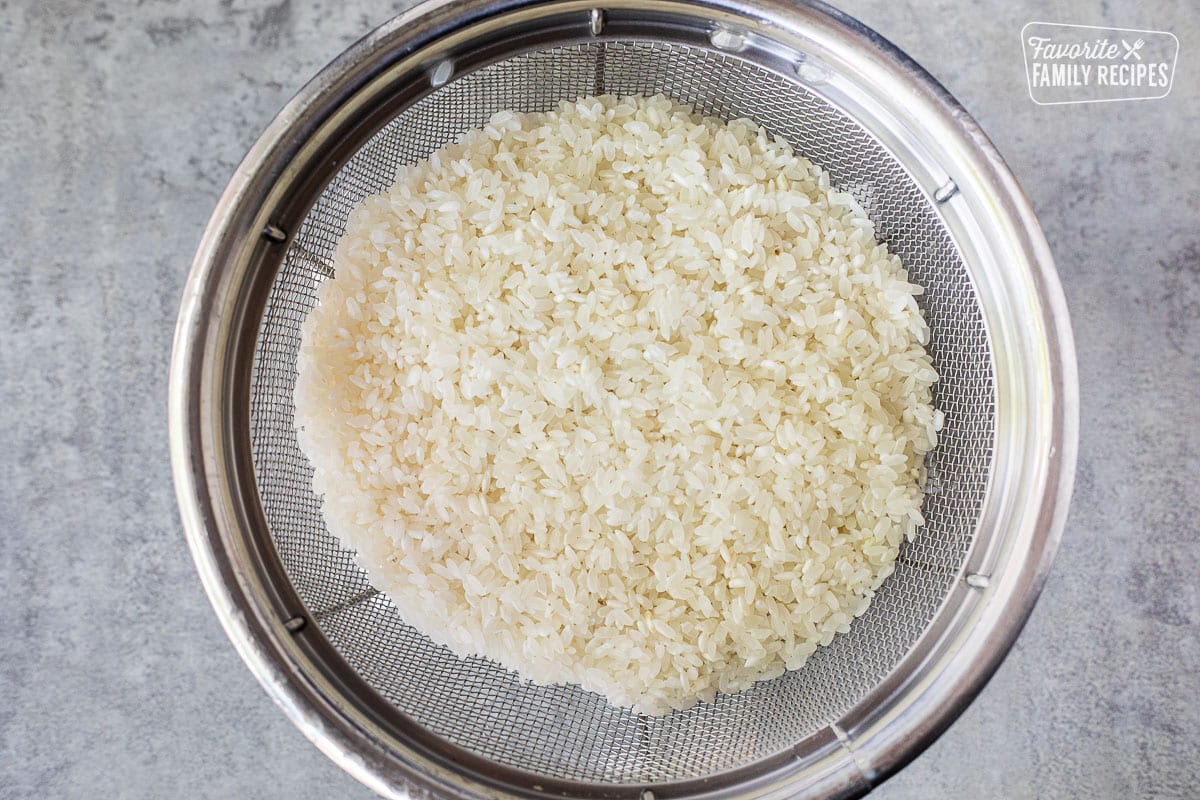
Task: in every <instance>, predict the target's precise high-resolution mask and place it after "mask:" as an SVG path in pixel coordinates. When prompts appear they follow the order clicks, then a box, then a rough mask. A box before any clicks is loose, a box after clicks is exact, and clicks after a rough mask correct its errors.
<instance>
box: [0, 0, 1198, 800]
mask: <svg viewBox="0 0 1200 800" xmlns="http://www.w3.org/2000/svg"><path fill="white" fill-rule="evenodd" d="M842 7H843V9H844V10H846V11H847V12H849V13H850V14H852V15H854V16H857V17H859V18H860V19H862V20H863V21H865V22H866V23H867V24H869V25H871V26H872V27H874V28H876V29H877V30H879V31H880V32H882V33H883V34H884V35H885V36H887V37H888V38H890V39H892V40H893V41H895V42H896V43H897V44H899V45H900V46H901V47H902V48H904V49H905V50H906V51H907V52H908V53H909V54H910V55H912V56H913V57H914V58H915V59H916V60H917V61H918V62H920V63H921V64H923V65H924V66H925V67H926V68H928V69H929V70H930V71H931V72H932V73H933V74H934V75H935V76H936V77H938V78H939V79H940V80H941V81H942V82H943V83H945V85H946V86H947V87H948V88H949V89H950V90H951V91H952V92H953V93H954V94H955V95H956V96H957V97H958V98H959V99H960V100H961V101H962V102H963V104H964V105H965V106H966V107H967V109H968V110H969V111H970V112H971V113H972V114H973V115H974V116H975V117H976V118H977V119H978V120H979V122H980V123H981V124H982V125H983V127H984V129H985V130H986V131H987V132H988V133H989V135H990V136H991V137H992V139H993V140H994V142H995V143H996V145H997V147H998V148H999V149H1000V151H1001V152H1002V153H1003V154H1004V156H1005V157H1006V159H1007V160H1008V162H1009V164H1010V165H1011V167H1012V169H1013V171H1014V172H1015V173H1016V175H1017V177H1018V179H1019V180H1020V181H1021V183H1022V185H1023V186H1024V188H1025V190H1026V192H1027V193H1028V194H1029V196H1030V198H1031V200H1032V202H1033V205H1034V207H1035V208H1036V210H1037V213H1038V215H1039V217H1040V219H1041V222H1042V225H1043V227H1044V229H1045V232H1046V236H1047V238H1048V239H1049V241H1050V244H1051V247H1052V248H1053V251H1054V254H1055V257H1056V259H1057V262H1058V268H1059V272H1060V274H1061V276H1062V282H1063V285H1064V288H1065V291H1066V296H1067V300H1068V303H1069V305H1070V309H1071V314H1072V317H1073V321H1074V328H1075V336H1076V342H1077V350H1078V359H1079V377H1080V385H1081V395H1082V412H1081V422H1082V435H1081V442H1080V453H1079V470H1078V477H1077V481H1076V489H1075V499H1074V502H1073V504H1072V509H1071V519H1070V522H1069V525H1068V529H1067V532H1066V536H1065V538H1064V541H1063V544H1062V548H1061V550H1060V552H1059V556H1058V560H1057V562H1056V564H1055V568H1054V572H1053V574H1052V575H1051V578H1050V580H1049V583H1048V584H1047V586H1046V590H1045V593H1044V595H1043V596H1042V600H1041V602H1040V604H1039V605H1038V607H1037V609H1036V611H1035V612H1034V614H1033V617H1032V619H1031V620H1030V622H1029V625H1028V627H1027V628H1026V630H1025V632H1024V634H1023V635H1022V637H1021V639H1020V640H1019V642H1018V643H1017V645H1016V647H1015V649H1014V650H1013V651H1012V653H1011V655H1010V656H1009V658H1008V660H1007V661H1006V662H1005V664H1004V666H1003V667H1002V668H1001V669H1000V671H999V673H998V674H997V675H996V677H995V679H994V680H993V681H992V682H991V684H990V685H989V686H988V687H987V689H986V690H985V691H984V692H983V694H982V695H981V696H980V697H979V699H978V700H977V701H976V702H975V703H974V704H973V705H972V706H971V707H970V709H969V710H968V711H967V712H966V713H965V714H964V715H963V716H962V717H961V719H960V720H959V721H958V722H957V723H956V724H955V725H954V726H953V727H952V728H951V729H950V731H949V732H948V733H947V734H946V735H945V736H944V737H942V739H941V740H940V741H938V742H937V744H935V745H934V746H933V747H932V748H931V749H930V750H929V751H928V752H926V753H925V754H924V755H922V756H921V757H920V758H919V759H917V760H916V761H915V762H914V763H913V764H912V765H911V766H910V767H908V768H907V769H905V770H904V771H903V772H901V773H900V774H899V775H898V776H897V777H895V778H893V779H892V780H890V781H889V782H887V783H886V784H884V785H883V786H882V787H881V788H879V789H878V790H877V791H876V793H875V795H873V796H874V797H879V798H883V799H886V800H901V799H902V798H913V799H914V800H915V799H917V798H920V799H921V800H925V799H926V798H933V797H970V798H977V799H980V800H982V799H983V798H1035V797H1036V798H1046V799H1049V798H1122V800H1124V799H1125V798H1142V797H1162V798H1166V797H1170V798H1194V797H1197V796H1198V793H1200V788H1197V787H1198V786H1200V589H1198V588H1197V586H1198V585H1200V569H1198V567H1197V564H1198V563H1200V489H1198V488H1197V484H1198V482H1200V226H1198V225H1197V219H1198V217H1200V159H1197V157H1196V154H1197V150H1198V149H1200V134H1198V133H1197V131H1200V93H1198V90H1197V85H1198V78H1200V67H1198V64H1200V7H1198V6H1197V5H1196V4H1195V3H1193V2H1191V0H1177V1H1176V2H1170V1H1169V0H1158V1H1151V2H1134V0H1105V1H1102V2H1092V1H1091V0H1058V2H1054V3H1051V4H1049V6H1047V4H1045V3H1039V2H1034V1H1033V0H1016V1H1015V2H1009V3H1003V4H1000V3H995V4H993V3H990V2H982V0H980V1H978V2H974V3H959V2H950V0H940V1H939V2H933V3H908V2H900V3H896V2H891V0H845V2H843V3H842ZM400 8H402V6H401V5H398V4H395V5H394V4H391V3H388V2H380V3H373V4H367V3H354V2H352V3H348V4H345V5H343V4H341V3H333V2H329V0H315V1H314V2H309V3H303V2H300V0H281V1H280V2H278V3H276V4H272V3H271V2H269V1H263V0H222V1H221V2H219V3H217V2H200V0H157V1H156V0H149V1H148V2H145V3H142V2H138V3H136V4H135V3H133V2H128V3H114V2H107V3H106V2H97V3H89V2H80V1H79V0H49V1H48V2H34V0H0V187H3V189H2V191H0V587H3V590H4V593H5V596H6V598H7V600H6V601H5V602H4V603H3V604H2V605H0V798H25V797H31V798H32V797H37V798H43V797H46V798H49V797H102V798H117V797H122V798H208V797H211V798H230V797H246V798H289V799H295V800H299V799H300V798H329V797H361V798H366V797H368V796H369V793H368V792H367V790H366V789H364V788H363V787H361V786H359V785H358V784H357V783H355V782H354V781H353V780H352V779H351V778H349V777H348V776H346V775H345V774H343V773H342V772H341V771H340V770H339V769H338V768H337V767H336V766H334V765H333V764H332V763H331V762H329V761H328V760H327V759H326V758H325V757H324V756H322V755H320V753H319V752H318V751H317V750H316V749H315V748H314V747H312V746H311V745H310V744H308V742H306V741H305V740H304V738H303V737H302V736H301V734H300V733H299V732H298V731H296V730H295V729H294V728H293V727H292V725H291V723H290V722H288V721H287V720H286V719H285V717H284V716H283V714H282V713H281V712H279V711H278V710H277V709H276V708H274V707H273V706H272V704H271V702H270V701H269V700H268V699H267V696H266V695H265V694H264V692H263V691H262V690H261V689H260V688H259V687H258V686H257V685H256V684H255V682H254V679H253V678H252V677H251V675H250V673H249V672H248V671H246V670H245V668H243V666H242V664H241V663H240V661H239V660H238V657H237V656H236V655H235V653H234V650H233V648H232V647H231V646H230V645H229V644H228V642H227V641H226V640H225V637H224V635H223V634H222V633H221V631H220V628H219V627H218V625H217V622H216V619H215V618H214V616H213V614H212V613H211V611H210V610H209V607H208V603H207V601H206V600H205V597H204V594H203V592H202V590H201V588H200V583H199V580H198V579H197V578H196V576H195V574H194V571H193V568H192V564H191V561H190V559H189V557H188V553H187V549H186V547H185V544H184V538H183V533H182V530H181V526H180V523H179V520H178V516H177V514H176V509H175V501H174V495H173V491H172V488H171V479H170V474H169V467H168V458H167V443H166V413H165V408H166V372H167V362H168V353H169V348H170V341H171V334H172V327H173V324H174V318H175V313H176V308H177V305H178V301H179V297H180V290H181V287H182V285H183V280H184V276H185V273H186V271H187V268H188V264H189V262H190V260H191V256H192V253H193V250H194V248H195V246H196V243H197V241H198V238H199V236H200V232H201V230H202V228H203V226H204V224H205V222H206V220H207V218H208V216H209V213H210V212H211V210H212V207H213V204H214V202H215V200H216V198H217V195H218V193H219V192H220V190H221V189H222V187H223V186H224V183H225V181H226V180H227V179H228V177H229V175H230V173H231V172H232V170H233V168H234V165H235V164H236V163H237V161H238V160H239V159H240V158H241V156H242V154H243V153H244V152H245V151H246V149H247V148H248V147H249V145H250V144H251V142H253V140H254V138H255V137H256V136H257V134H258V133H259V131H260V130H261V129H262V128H263V127H264V126H265V124H266V123H267V121H268V120H269V119H270V118H271V117H272V116H273V115H274V113H275V112H276V111H277V110H278V109H279V108H280V106H281V105H282V104H283V103H284V102H285V101H286V100H287V99H288V97H290V96H291V94H292V93H293V92H294V91H295V90H296V89H298V88H299V87H300V86H301V85H302V84H303V83H304V81H306V80H307V79H308V78H309V77H310V76H311V75H312V74H313V73H315V72H316V71H317V70H318V69H319V68H320V67H321V66H323V65H324V64H325V63H326V62H328V61H329V60H330V59H331V58H333V57H334V56H335V55H337V53H338V52H340V51H341V50H342V49H343V48H344V47H345V46H346V45H348V44H349V43H350V42H351V41H353V40H354V39H356V38H358V37H359V36H360V35H362V34H363V33H365V32H366V31H368V30H369V29H370V28H371V27H373V26H374V25H376V24H378V23H379V22H382V21H383V20H385V19H386V18H388V17H389V16H391V15H392V14H393V13H394V12H395V11H397V10H400ZM1031 20H1046V21H1052V22H1072V23H1082V24H1092V25H1107V26H1117V27H1128V28H1151V29H1165V30H1170V31H1173V32H1174V33H1175V34H1176V35H1177V37H1178V38H1179V41H1180V57H1179V65H1178V72H1177V75H1176V79H1175V88H1174V90H1173V91H1172V92H1171V94H1170V95H1169V96H1168V97H1167V98H1165V99H1162V100H1156V101H1147V102H1137V103H1116V104H1107V105H1070V106H1053V107H1043V106H1037V105H1035V104H1033V103H1032V102H1031V101H1030V98H1029V96H1028V94H1027V90H1026V85H1025V76H1024V67H1023V63H1022V55H1021V47H1020V39H1019V32H1020V30H1021V26H1022V25H1024V24H1025V23H1026V22H1029V21H1031Z"/></svg>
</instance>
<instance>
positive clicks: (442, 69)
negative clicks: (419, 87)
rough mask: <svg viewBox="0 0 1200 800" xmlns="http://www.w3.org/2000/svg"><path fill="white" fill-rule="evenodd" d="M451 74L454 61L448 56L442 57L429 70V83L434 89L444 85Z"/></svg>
mask: <svg viewBox="0 0 1200 800" xmlns="http://www.w3.org/2000/svg"><path fill="white" fill-rule="evenodd" d="M453 74H454V62H453V61H451V60H450V59H448V58H446V59H442V60H441V61H439V62H437V63H436V64H434V65H433V69H431V70H429V85H430V86H432V87H433V88H435V89H437V88H439V87H442V86H445V85H446V83H447V82H448V81H449V80H450V76H451V75H453Z"/></svg>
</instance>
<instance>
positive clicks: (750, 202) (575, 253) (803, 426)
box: [295, 96, 941, 714]
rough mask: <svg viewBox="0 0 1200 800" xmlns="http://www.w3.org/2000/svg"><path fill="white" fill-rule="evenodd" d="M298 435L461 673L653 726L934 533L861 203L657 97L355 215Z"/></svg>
mask: <svg viewBox="0 0 1200 800" xmlns="http://www.w3.org/2000/svg"><path fill="white" fill-rule="evenodd" d="M334 265H335V270H336V276H335V277H334V278H332V279H330V280H328V281H325V282H324V283H323V284H322V285H321V287H320V289H319V291H318V305H317V306H316V307H315V308H314V309H313V310H312V312H311V313H310V314H309V315H308V318H307V319H306V321H305V324H304V331H303V342H302V346H301V351H300V357H299V364H298V367H299V377H298V380H297V384H296V394H295V400H296V422H297V426H298V433H299V441H300V445H301V447H302V449H303V451H304V452H305V453H306V454H307V456H308V458H309V459H310V461H311V462H312V464H313V467H314V468H315V471H316V472H315V477H314V479H313V484H314V488H315V490H316V492H317V493H318V494H320V495H321V496H322V497H323V504H324V505H323V511H324V516H325V519H326V521H327V523H328V526H329V529H330V530H331V531H332V532H333V533H334V534H336V535H337V536H338V537H340V539H341V540H342V542H344V543H345V545H346V546H348V547H350V548H353V549H354V550H355V551H357V553H358V557H359V559H360V563H361V564H362V565H363V567H364V568H365V569H366V570H367V572H368V573H369V576H370V578H371V580H372V582H373V583H374V585H375V586H376V587H377V588H379V589H380V590H382V591H383V592H385V593H387V594H388V595H389V596H390V597H391V598H392V600H393V601H394V602H395V604H396V606H397V607H398V609H399V610H400V613H401V614H402V615H403V616H404V618H405V619H406V620H407V621H408V622H409V623H411V624H412V625H414V626H416V627H417V628H419V629H420V630H422V631H424V632H425V633H426V634H427V635H429V636H430V637H431V638H433V639H434V640H435V641H437V642H439V643H442V644H445V645H447V646H449V647H450V648H452V649H453V650H454V651H455V652H456V653H459V654H460V655H464V656H465V655H468V654H479V655H483V656H486V657H488V658H491V659H493V660H495V661H498V662H500V663H501V664H503V665H505V666H507V667H509V668H511V669H514V670H516V671H517V672H518V673H519V674H520V675H521V676H523V677H524V678H526V679H529V680H532V681H536V682H538V683H565V682H569V683H575V684H579V685H581V686H583V687H584V688H585V689H589V690H592V691H595V692H600V693H602V694H604V695H605V696H606V697H607V698H608V699H609V700H610V701H611V702H612V703H615V704H617V705H621V706H632V707H634V708H635V709H636V710H638V711H640V712H642V713H646V714H661V713H666V712H667V711H669V710H671V709H677V708H684V707H687V706H689V705H692V704H694V703H695V702H696V701H697V700H702V699H710V698H712V697H713V695H714V693H715V692H717V691H722V692H733V691H737V690H740V689H743V688H745V687H747V686H749V685H750V684H752V683H754V682H755V681H759V680H764V679H768V678H772V677H775V676H777V675H779V674H781V673H782V672H783V671H784V670H787V669H796V668H798V667H800V666H801V665H802V664H803V663H804V661H805V660H806V659H807V658H808V657H809V656H810V655H811V654H812V653H813V651H814V650H815V649H816V648H817V647H818V646H819V645H824V644H828V643H829V642H830V640H832V639H833V637H834V635H835V634H837V633H844V632H846V631H847V630H849V627H850V624H851V622H852V620H853V619H854V618H855V617H856V616H858V615H860V614H862V613H863V611H864V610H865V609H866V608H867V605H868V603H869V602H870V600H871V597H872V595H873V594H874V591H875V589H876V588H877V587H878V586H879V585H880V583H881V582H882V581H883V580H884V579H885V578H886V577H887V576H888V575H889V574H890V573H891V572H892V570H893V564H894V561H895V559H896V554H897V550H898V548H899V547H900V543H901V541H902V540H903V539H904V538H905V537H906V536H909V537H911V536H912V535H913V534H914V533H915V532H916V530H917V527H918V526H919V525H921V524H922V522H923V519H922V517H921V499H922V494H921V490H920V488H919V486H918V481H917V476H918V469H919V466H920V464H921V461H922V455H923V454H924V453H925V452H927V451H928V450H930V448H932V447H933V446H934V443H935V440H936V436H937V430H938V428H939V427H940V425H941V414H940V412H937V411H935V410H934V408H933V407H932V405H931V392H930V389H931V386H932V385H933V383H934V382H935V381H936V380H937V375H936V373H935V372H934V369H933V367H932V364H931V362H930V359H929V356H928V355H927V354H926V353H925V350H924V348H923V347H922V345H923V344H924V343H925V342H926V341H927V337H928V329H927V327H926V324H925V321H924V319H923V318H922V316H921V313H920V312H919V310H918V308H917V304H916V301H915V300H914V295H916V294H919V293H920V288H919V287H918V286H915V285H912V284H910V283H909V282H908V280H907V274H906V272H905V270H904V269H903V267H902V266H901V264H900V262H899V259H898V258H896V257H895V256H893V255H890V254H889V253H888V251H887V249H886V248H885V247H884V246H883V245H881V244H877V243H876V241H875V238H874V228H873V226H872V223H871V221H870V220H869V219H868V218H867V217H866V215H865V214H864V213H863V211H862V209H860V208H859V207H858V205H857V204H856V203H855V201H854V199H853V198H852V197H851V196H850V195H848V194H843V193H840V192H837V191H835V190H833V189H832V188H831V187H830V185H829V179H828V177H827V176H826V174H825V173H824V172H822V171H821V170H820V169H819V168H818V167H816V166H814V165H813V164H811V163H809V162H808V161H806V160H805V159H803V158H800V157H799V156H797V155H795V154H794V153H793V152H792V150H791V149H790V147H789V146H788V145H787V144H786V143H784V142H783V141H781V140H778V139H773V138H772V137H771V136H770V135H768V134H767V132H766V131H764V130H763V129H762V128H760V127H758V126H756V125H754V124H753V123H750V122H747V121H737V122H731V123H725V122H721V121H719V120H716V119H711V118H700V117H698V116H696V115H694V114H693V113H692V112H691V110H690V109H688V108H686V107H683V106H680V105H676V104H674V103H672V101H670V100H668V99H666V98H664V97H661V96H659V97H653V98H637V97H622V98H616V97H599V98H588V99H584V100H580V101H579V102H577V103H564V104H562V105H560V106H559V107H558V108H557V109H556V110H555V111H552V112H549V113H543V114H518V113H509V112H502V113H499V114H496V115H495V116H494V117H492V119H491V121H490V122H489V123H488V124H487V125H486V126H485V127H484V128H483V129H482V130H475V131H471V132H469V133H467V134H465V135H464V136H463V137H461V139H460V140H459V141H458V142H456V143H454V144H450V145H448V146H446V147H444V148H442V149H441V150H439V151H438V152H436V153H434V154H433V155H432V156H430V157H429V160H428V161H425V162H422V163H420V164H416V165H414V166H411V167H408V168H405V169H403V170H401V172H400V173H399V175H398V176H397V180H396V183H395V185H394V186H392V187H391V188H390V189H388V190H387V191H385V192H383V193H382V194H379V195H375V196H372V197H368V198H367V199H366V200H364V201H363V202H362V204H361V205H360V206H358V207H357V208H356V209H355V210H354V211H353V213H352V214H351V215H350V217H349V220H348V222H347V226H346V233H345V236H344V237H343V238H342V240H341V241H340V242H339V244H338V246H337V250H336V255H335V260H334Z"/></svg>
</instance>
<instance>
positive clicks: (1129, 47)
mask: <svg viewBox="0 0 1200 800" xmlns="http://www.w3.org/2000/svg"><path fill="white" fill-rule="evenodd" d="M1145 43H1146V41H1145V40H1144V39H1138V40H1137V41H1135V42H1134V43H1133V44H1130V43H1129V42H1127V41H1125V40H1124V39H1122V40H1121V44H1122V45H1124V46H1125V55H1124V59H1125V60H1126V61H1128V60H1129V57H1130V56H1133V57H1134V58H1136V59H1137V60H1138V61H1141V60H1142V55H1141V53H1139V52H1138V50H1141V49H1142V45H1144V44H1145Z"/></svg>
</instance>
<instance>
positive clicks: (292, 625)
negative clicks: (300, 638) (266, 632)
mask: <svg viewBox="0 0 1200 800" xmlns="http://www.w3.org/2000/svg"><path fill="white" fill-rule="evenodd" d="M307 625H308V620H307V619H305V618H304V617H301V616H295V617H292V618H291V619H289V620H288V621H287V622H285V623H283V627H285V628H287V631H288V633H299V632H300V631H302V630H304V628H305V627H306V626H307Z"/></svg>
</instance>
